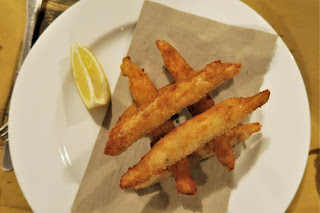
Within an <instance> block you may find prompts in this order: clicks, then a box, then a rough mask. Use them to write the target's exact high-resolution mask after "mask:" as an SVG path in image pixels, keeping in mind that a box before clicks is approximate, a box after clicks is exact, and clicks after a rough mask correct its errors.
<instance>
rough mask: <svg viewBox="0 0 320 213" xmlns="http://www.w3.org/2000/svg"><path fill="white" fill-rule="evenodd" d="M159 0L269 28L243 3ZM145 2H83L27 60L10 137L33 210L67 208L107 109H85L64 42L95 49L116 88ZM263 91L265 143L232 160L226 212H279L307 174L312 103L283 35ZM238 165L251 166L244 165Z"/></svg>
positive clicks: (17, 169)
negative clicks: (266, 96) (269, 93)
mask: <svg viewBox="0 0 320 213" xmlns="http://www.w3.org/2000/svg"><path fill="white" fill-rule="evenodd" d="M161 2H162V3H164V4H166V5H169V6H171V7H173V8H176V9H179V10H183V11H186V12H189V13H193V14H196V15H200V16H204V17H208V18H210V19H214V20H216V21H220V22H223V23H227V24H232V25H238V26H243V27H248V28H253V29H259V30H263V31H267V32H273V33H275V32H274V30H273V29H272V28H271V27H270V25H269V24H268V23H267V22H266V21H264V20H263V19H262V18H261V17H260V16H259V15H258V14H257V13H256V12H254V11H253V10H252V9H250V8H249V7H247V6H246V5H245V4H243V3H242V2H240V1H236V0H225V1H219V0H214V1H213V0H201V1H197V3H195V1H193V0H176V1H170V0H165V1H161ZM142 3H143V1H142V0H139V1H130V0H121V1H105V0H82V1H80V2H78V3H77V4H75V5H74V6H72V7H71V8H70V9H69V10H67V11H66V12H65V13H63V14H62V15H61V16H60V17H58V18H57V19H56V20H55V21H54V22H53V23H52V24H51V25H50V26H49V28H48V29H47V30H46V31H45V32H44V33H43V34H42V36H41V37H40V38H39V39H38V41H37V43H36V44H35V45H34V47H33V48H32V50H31V52H30V54H29V55H28V57H27V58H26V60H25V63H24V64H23V66H22V69H21V72H20V75H19V77H18V79H17V82H16V86H15V88H14V93H13V97H12V102H11V109H10V116H9V125H10V129H9V136H10V137H9V139H10V148H11V155H12V160H13V165H14V168H15V172H16V176H17V178H18V181H19V184H20V186H21V188H22V191H23V193H24V195H25V197H26V198H27V200H28V202H29V204H30V205H31V207H32V209H33V210H34V211H35V212H68V211H70V207H71V205H72V202H73V199H74V197H75V194H76V192H77V189H78V186H79V184H80V181H81V178H82V176H83V173H84V170H85V168H86V165H87V162H88V159H89V156H90V153H91V150H92V148H93V145H94V142H95V138H96V135H97V134H98V131H99V125H100V124H101V122H102V118H103V115H104V113H105V111H106V108H105V107H101V108H98V109H96V110H92V111H88V110H86V109H85V108H84V106H83V104H82V102H81V100H80V98H79V96H78V94H77V91H76V88H75V85H74V83H73V79H72V75H71V68H70V61H69V52H70V46H71V45H72V44H73V43H74V42H79V43H82V44H85V45H87V46H89V48H90V49H92V50H93V52H94V53H95V54H96V55H97V57H98V59H99V60H100V61H101V63H102V66H103V68H104V69H105V71H106V75H107V77H108V79H109V81H110V86H111V90H112V91H113V90H114V88H115V84H116V82H117V79H118V76H119V73H120V69H119V65H120V63H121V59H122V57H123V56H125V55H126V52H127V49H128V46H129V44H130V41H131V36H132V32H133V29H134V24H135V23H136V21H137V19H138V16H139V13H140V9H141V6H142ZM124 5H125V6H124ZM230 14H232V15H230ZM265 88H268V89H270V90H271V91H272V98H271V99H270V101H269V102H268V104H267V105H266V106H264V107H263V109H262V110H261V112H262V115H263V116H261V113H260V114H259V115H260V116H259V115H257V114H253V116H252V120H258V121H259V122H262V124H263V126H264V127H263V130H262V134H263V136H264V137H263V138H264V140H263V141H259V142H258V143H256V146H254V147H252V148H251V149H248V150H246V151H245V152H247V153H243V155H241V157H240V159H239V160H238V161H237V167H236V169H235V183H234V188H233V190H232V194H231V198H230V203H229V211H230V212H284V211H285V210H286V208H287V207H288V205H289V203H290V202H291V200H292V198H293V196H294V194H295V192H296V190H297V188H298V186H299V183H300V181H301V178H302V175H303V172H304V168H305V164H306V160H307V153H308V149H309V141H310V115H309V105H308V100H307V95H306V91H305V87H304V84H303V81H302V78H301V75H300V72H299V69H298V67H297V65H296V63H295V61H294V59H293V57H292V55H291V54H290V52H289V51H288V49H287V47H286V46H285V44H284V43H283V41H282V40H281V39H280V38H279V39H278V40H277V47H276V51H275V55H274V58H273V61H272V64H271V66H270V71H269V72H268V73H267V75H266V76H265V81H264V84H263V85H262V88H261V90H262V89H265ZM262 117H263V120H262ZM259 144H260V145H259ZM257 153H258V155H257ZM257 156H258V157H257ZM245 164H246V165H250V169H249V170H248V169H247V170H246V171H243V170H241V168H242V167H243V166H242V165H245ZM119 190H120V189H119ZM200 193H201V192H200Z"/></svg>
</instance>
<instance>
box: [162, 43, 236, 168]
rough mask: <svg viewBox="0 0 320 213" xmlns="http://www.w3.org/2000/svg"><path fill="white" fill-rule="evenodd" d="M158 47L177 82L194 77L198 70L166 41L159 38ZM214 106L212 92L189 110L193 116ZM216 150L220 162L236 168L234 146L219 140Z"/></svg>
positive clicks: (226, 166) (189, 107) (227, 166)
mask: <svg viewBox="0 0 320 213" xmlns="http://www.w3.org/2000/svg"><path fill="white" fill-rule="evenodd" d="M156 44H157V47H158V49H159V50H160V52H161V54H162V58H163V61H164V64H165V67H166V69H167V71H168V72H169V73H170V74H171V75H172V77H173V78H174V80H175V81H176V82H179V81H183V80H185V79H188V78H192V77H193V76H194V75H195V74H196V72H195V71H194V70H193V69H192V68H191V66H190V65H189V64H188V63H187V62H186V61H185V60H184V58H183V57H182V56H181V55H180V53H179V52H178V51H177V50H176V49H175V48H174V47H173V46H171V45H170V44H169V43H167V42H166V41H160V40H158V41H157V42H156ZM212 106H214V101H213V99H212V98H211V96H210V94H208V93H207V94H206V96H204V97H203V98H201V99H200V100H199V101H198V102H197V103H195V104H193V105H191V106H188V110H189V112H190V113H191V115H192V116H196V115H199V114H200V113H202V112H204V111H206V110H207V109H209V108H211V107H212ZM213 149H214V152H215V153H216V154H217V158H218V160H219V162H221V163H222V165H223V166H224V167H225V168H226V169H227V170H228V171H231V170H233V169H234V165H235V157H234V153H233V150H232V146H231V145H230V143H229V141H227V140H219V141H217V142H216V144H215V146H214V147H213Z"/></svg>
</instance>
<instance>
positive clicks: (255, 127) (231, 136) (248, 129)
mask: <svg viewBox="0 0 320 213" xmlns="http://www.w3.org/2000/svg"><path fill="white" fill-rule="evenodd" d="M260 129H261V124H259V123H249V124H238V125H237V126H235V127H234V128H232V129H231V130H229V131H227V132H226V133H225V134H223V135H220V136H218V137H217V138H215V139H213V140H211V141H210V142H208V143H206V144H205V145H204V146H203V147H202V148H200V149H199V150H197V151H195V152H194V153H192V154H191V155H189V156H188V159H189V162H190V164H191V165H193V164H196V163H198V162H199V161H201V160H203V159H206V158H209V157H211V156H214V155H215V153H214V152H213V149H212V146H213V144H214V143H215V140H221V139H224V140H228V141H229V142H230V145H231V146H234V145H236V144H238V143H240V142H242V141H244V140H247V139H248V138H249V137H250V136H251V135H252V134H253V133H256V132H258V131H260ZM170 176H171V173H170V172H168V171H163V172H162V173H160V174H158V175H155V176H152V177H151V178H150V179H148V180H147V181H144V182H142V183H139V184H138V185H136V186H134V187H133V188H134V189H141V188H146V187H149V186H151V185H153V184H156V183H159V182H161V181H163V180H164V179H166V178H168V177H170Z"/></svg>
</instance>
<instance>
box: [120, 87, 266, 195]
mask: <svg viewBox="0 0 320 213" xmlns="http://www.w3.org/2000/svg"><path fill="white" fill-rule="evenodd" d="M269 95H270V92H269V90H265V91H263V92H261V93H258V94H257V95H255V96H252V97H247V98H231V99H228V100H226V101H223V102H221V103H219V104H217V105H215V106H213V107H211V108H210V109H208V110H207V111H205V112H204V113H202V114H200V115H197V116H195V117H193V118H191V119H190V120H188V121H187V122H185V123H183V124H182V125H181V126H179V127H177V128H175V129H174V130H172V131H171V132H170V133H168V134H167V135H166V136H165V137H163V138H162V139H161V140H159V141H158V142H157V143H156V144H155V145H154V146H153V147H152V149H151V150H150V151H149V152H148V153H147V154H146V155H145V156H144V157H142V159H141V161H140V162H139V163H138V164H137V165H135V166H134V167H133V168H130V169H129V170H128V172H127V173H126V174H125V175H124V176H123V177H122V178H121V182H120V187H121V188H122V189H124V188H128V187H134V186H136V185H137V184H139V183H141V182H143V181H146V180H148V179H149V178H150V177H152V176H153V175H157V174H160V173H161V172H162V171H163V170H164V169H166V168H167V167H168V166H170V165H173V164H174V163H175V162H177V161H178V160H180V159H182V158H184V157H186V156H188V155H189V154H191V153H193V152H195V151H197V150H198V149H200V148H201V147H202V146H204V144H205V143H206V142H208V141H209V140H211V139H213V138H215V137H217V136H219V135H221V134H224V133H225V132H226V131H228V130H230V129H231V128H233V127H234V126H236V125H237V124H238V123H239V122H240V121H241V120H242V119H244V118H245V117H246V116H247V115H248V114H249V113H251V112H253V111H254V110H255V109H257V108H258V107H261V106H262V105H263V104H265V103H266V102H267V101H268V99H269Z"/></svg>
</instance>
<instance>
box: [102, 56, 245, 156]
mask: <svg viewBox="0 0 320 213" xmlns="http://www.w3.org/2000/svg"><path fill="white" fill-rule="evenodd" d="M240 69H241V64H240V63H236V64H231V63H221V62H213V63H211V64H208V65H207V66H206V68H205V69H204V70H202V71H200V72H199V73H197V74H196V75H195V76H194V77H193V78H190V79H187V80H185V81H181V82H177V83H175V84H173V85H169V86H166V87H164V88H163V89H161V90H159V95H158V96H157V97H155V98H154V99H153V100H152V101H151V102H149V103H147V104H144V105H142V106H141V107H139V109H138V111H137V112H136V113H134V114H133V115H131V116H129V117H127V118H125V119H122V120H121V121H120V122H118V123H116V125H115V126H114V127H113V129H111V131H110V132H109V139H108V141H107V143H106V146H105V151H104V153H105V154H107V155H113V156H114V155H119V154H121V153H122V152H123V151H125V150H126V149H127V147H129V146H130V145H132V144H133V143H134V142H135V141H137V140H138V139H140V138H141V137H143V136H144V135H146V134H147V133H149V132H151V131H152V130H154V129H155V128H157V127H158V126H160V125H161V124H163V123H164V122H165V121H167V120H169V119H170V117H171V116H172V115H174V114H177V113H179V112H180V111H181V110H182V109H183V108H184V107H186V106H189V105H191V104H194V103H196V102H197V101H198V100H199V99H200V98H202V97H203V96H204V95H205V94H206V93H207V92H209V91H211V90H213V89H215V88H216V87H218V86H219V85H221V84H222V83H223V82H225V81H227V80H228V79H230V78H232V77H233V76H234V75H236V74H238V73H239V72H240Z"/></svg>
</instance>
